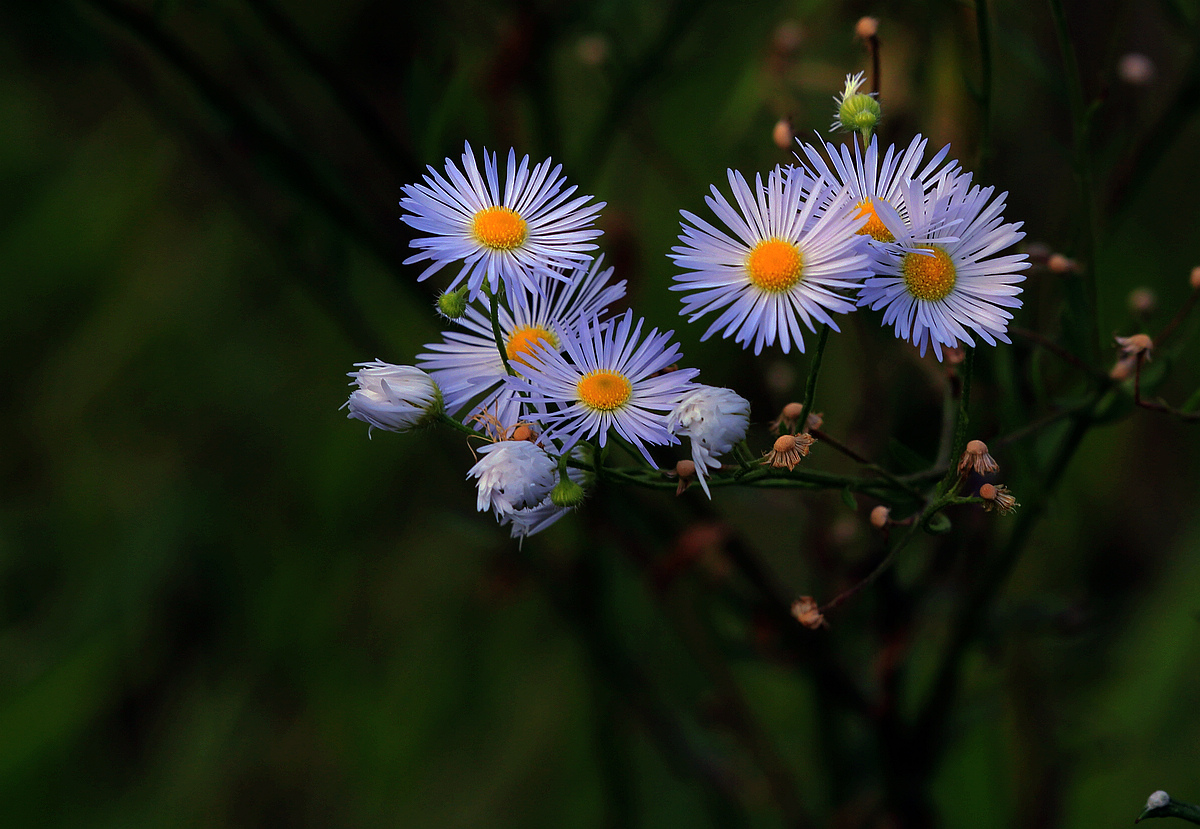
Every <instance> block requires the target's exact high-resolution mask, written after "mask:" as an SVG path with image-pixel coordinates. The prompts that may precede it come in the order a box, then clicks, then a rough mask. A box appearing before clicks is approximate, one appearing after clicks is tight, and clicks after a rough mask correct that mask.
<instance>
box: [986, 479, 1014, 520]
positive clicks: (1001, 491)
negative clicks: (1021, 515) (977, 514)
mask: <svg viewBox="0 0 1200 829" xmlns="http://www.w3.org/2000/svg"><path fill="white" fill-rule="evenodd" d="M979 497H980V498H982V499H983V500H984V501H985V503H984V505H983V508H984V509H985V510H987V511H988V512H991V511H992V510H993V509H994V510H996V512H998V513H1000V514H1001V515H1011V514H1012V513H1014V512H1016V509H1017V507H1019V506H1021V505H1020V504H1019V503H1017V499H1016V498H1015V497H1013V494H1012V493H1011V492H1009V491H1008V487H1006V486H1005V485H1004V484H984V485H983V486H981V487H980V488H979Z"/></svg>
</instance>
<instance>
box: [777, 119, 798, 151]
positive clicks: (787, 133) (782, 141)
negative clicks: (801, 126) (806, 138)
mask: <svg viewBox="0 0 1200 829" xmlns="http://www.w3.org/2000/svg"><path fill="white" fill-rule="evenodd" d="M771 140H772V141H774V142H775V146H776V147H778V148H779V149H781V150H787V149H790V148H791V146H792V142H793V141H795V140H796V132H795V130H793V129H792V119H791V118H787V117H784V118H780V119H779V120H778V121H776V122H775V128H774V129H773V130H771Z"/></svg>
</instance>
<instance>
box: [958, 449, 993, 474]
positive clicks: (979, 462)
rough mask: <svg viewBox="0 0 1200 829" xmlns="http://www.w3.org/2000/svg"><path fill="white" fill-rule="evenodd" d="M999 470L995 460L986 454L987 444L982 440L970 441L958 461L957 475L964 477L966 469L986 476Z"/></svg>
mask: <svg viewBox="0 0 1200 829" xmlns="http://www.w3.org/2000/svg"><path fill="white" fill-rule="evenodd" d="M999 468H1000V466H999V464H997V463H996V459H995V458H993V457H992V456H991V455H989V454H988V447H987V444H986V443H984V442H983V441H982V440H973V441H970V442H969V443H968V444H967V448H966V450H965V451H964V452H963V454H962V457H961V458H960V459H959V461H958V474H959V475H965V474H966V472H967V470H968V469H973V470H974V471H975V472H977V473H978V474H980V475H988V474H991V473H992V472H995V471H996V470H997V469H999Z"/></svg>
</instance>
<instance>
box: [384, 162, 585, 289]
mask: <svg viewBox="0 0 1200 829" xmlns="http://www.w3.org/2000/svg"><path fill="white" fill-rule="evenodd" d="M483 167H484V169H483V172H482V173H480V170H479V167H478V166H477V165H476V163H475V154H474V153H473V152H472V151H471V145H470V144H466V146H465V150H464V152H463V156H462V170H459V168H458V167H457V166H455V164H454V162H453V161H451V160H450V159H449V158H447V159H446V175H445V176H442V175H441V174H440V173H438V172H437V171H436V170H434V169H433V167H429V168H428V169H429V173H428V174H427V175H425V176H423V179H424V182H425V183H424V184H409V185H406V186H405V187H404V198H403V199H401V200H400V206H401V207H402V208H403V209H404V210H405V211H406V213H407V215H405V216H402V217H401V219H402V220H403V221H404V223H405V224H407V225H409V226H411V227H413V228H415V229H416V230H418V231H420V232H422V233H426V234H429V235H427V236H421V237H418V238H416V239H414V240H413V242H412V247H414V248H416V249H417V250H418V251H419V252H418V253H415V254H413V255H412V256H410V257H408V258H407V259H405V260H404V263H405V264H406V265H407V264H409V263H410V262H422V261H425V260H429V266H428V267H426V268H425V270H424V271H422V272H421V275H420V276H418V277H417V280H418V281H421V280H424V279H427V278H428V277H429V276H430V275H431V274H434V273H436V272H437V271H439V270H441V269H442V268H443V267H444V266H446V265H448V264H450V263H451V262H462V263H463V265H462V269H461V270H460V271H459V272H458V275H457V276H456V277H454V280H453V282H451V283H450V289H451V290H452V289H453V288H454V287H455V286H457V285H458V284H459V283H460V282H461V281H462V280H463V279H464V278H465V279H466V280H467V285H468V287H469V288H470V294H471V299H475V298H476V297H478V296H480V295H481V293H482V291H483V288H484V287H485V286H486V287H487V289H488V290H490V291H491V292H492V293H498V292H499V290H500V284H501V283H503V284H504V285H505V287H507V288H508V289H509V291H510V292H512V293H515V292H516V290H517V288H518V287H524V288H525V289H526V290H530V291H532V290H535V289H536V287H537V285H538V284H540V282H539V280H538V278H537V274H538V273H539V272H540V271H544V270H546V269H548V268H563V269H568V270H569V269H571V268H574V267H576V266H580V265H586V263H587V262H588V260H590V259H591V258H592V257H591V254H590V253H588V251H591V250H594V249H595V247H596V246H595V245H592V244H588V243H589V242H591V241H592V240H593V239H595V238H596V237H597V236H599V235H600V233H601V231H599V230H598V229H596V228H595V227H594V226H593V220H594V219H595V217H596V214H597V213H598V212H599V211H600V209H601V208H602V207H604V203H603V202H597V203H595V204H587V202H588V201H589V200H590V199H591V198H592V197H591V196H579V197H578V198H575V199H571V195H572V194H573V193H574V192H575V189H576V188H575V185H571V186H570V187H566V186H565V185H566V179H565V178H564V177H563V176H561V175H559V173H560V171H561V170H562V165H561V164H560V165H558V166H557V167H554V168H553V169H551V168H550V160H549V159H547V160H545V161H543V162H541V163H539V164H535V165H534V166H533V168H532V169H530V167H529V156H525V157H524V158H522V159H521V163H520V164H519V165H518V164H517V156H516V153H515V152H514V151H513V150H511V149H510V150H509V151H508V164H507V166H506V168H505V170H506V173H505V180H504V188H503V191H502V190H501V188H500V179H499V172H498V163H497V157H496V154H495V153H491V154H490V155H489V154H488V152H487V150H486V149H485V150H484V152H483Z"/></svg>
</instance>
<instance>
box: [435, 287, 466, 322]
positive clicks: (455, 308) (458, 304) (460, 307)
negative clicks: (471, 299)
mask: <svg viewBox="0 0 1200 829" xmlns="http://www.w3.org/2000/svg"><path fill="white" fill-rule="evenodd" d="M467 293H468V289H467V287H466V286H465V285H464V286H463V287H461V288H459V289H458V290H457V291H446V292H445V293H444V294H442V295H441V296H439V297H438V298H437V310H438V313H439V314H441V315H442V316H443V317H445V318H446V319H449V320H456V319H458V318H459V317H461V316H462V315H463V314H465V313H467Z"/></svg>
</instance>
